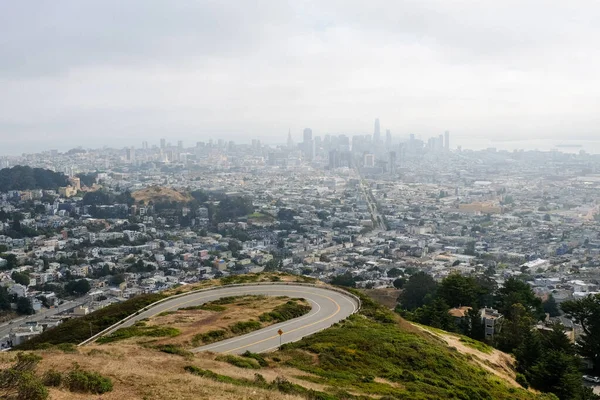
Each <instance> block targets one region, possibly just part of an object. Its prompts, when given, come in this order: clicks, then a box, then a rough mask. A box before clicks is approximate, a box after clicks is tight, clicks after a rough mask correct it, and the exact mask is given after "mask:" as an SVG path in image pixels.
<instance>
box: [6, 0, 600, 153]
mask: <svg viewBox="0 0 600 400" xmlns="http://www.w3.org/2000/svg"><path fill="white" fill-rule="evenodd" d="M0 9H1V10H0V11H1V12H0V24H1V25H2V27H3V37H4V39H3V40H1V41H0V93H2V95H0V139H1V146H0V154H1V155H13V154H18V153H21V152H34V151H42V150H47V149H50V148H54V149H59V150H68V149H70V148H72V147H76V146H84V147H102V146H110V147H123V146H138V147H139V146H140V145H141V142H142V141H149V142H151V143H153V144H158V141H159V139H160V138H162V137H167V138H169V140H172V141H173V142H176V141H177V140H183V141H184V143H185V144H186V145H190V146H192V145H193V144H194V143H196V142H197V141H208V140H209V139H210V138H213V139H215V140H217V139H225V140H234V141H236V142H244V143H248V142H249V141H250V140H251V139H259V140H262V141H263V142H266V143H285V140H286V138H287V133H288V130H291V133H292V135H293V139H294V140H295V141H297V142H300V141H301V140H302V130H303V129H304V128H305V127H311V128H312V129H313V131H314V132H315V134H316V135H321V136H323V135H326V134H347V135H355V134H371V133H373V120H374V118H376V117H379V118H380V120H381V124H382V129H383V130H386V129H390V130H391V132H392V135H393V137H394V140H407V139H408V135H409V134H414V135H416V137H418V138H422V139H423V140H427V138H428V137H430V136H437V135H438V134H441V133H443V132H444V131H445V130H450V131H451V132H452V134H453V145H461V146H463V147H465V148H470V147H472V148H485V147H490V146H497V147H499V148H508V149H510V148H526V149H534V148H539V149H543V150H549V149H550V148H551V147H552V146H553V145H554V144H560V143H563V142H569V141H572V140H582V141H584V142H581V143H582V144H583V145H584V147H585V148H586V150H588V151H591V152H594V150H596V149H595V148H594V146H597V143H595V142H589V141H594V140H595V139H596V137H597V127H598V126H599V122H600V118H599V117H598V113H597V110H598V105H599V104H598V98H600V96H599V95H600V85H599V84H598V82H597V80H596V79H595V77H596V75H597V71H598V69H599V67H600V56H599V55H598V52H597V51H596V50H597V45H598V38H599V37H600V32H599V30H600V28H599V27H598V25H597V24H595V23H594V21H596V20H597V19H598V14H599V11H600V7H599V6H598V5H597V4H596V3H594V2H588V1H586V2H577V4H569V3H560V4H558V3H552V4H549V3H548V2H542V1H528V2H520V1H506V2H501V3H495V4H493V5H491V4H487V3H486V4H484V3H480V2H461V3H454V2H452V3H449V2H444V1H404V2H390V1H371V2H368V3H365V2H362V1H347V0H345V1H301V2H281V1H259V2H246V1H242V2H212V1H211V2H209V1H200V2H175V3H171V2H169V3H167V2H160V1H128V2H117V1H87V2H85V4H83V3H81V2H79V1H62V2H52V1H41V2H37V3H36V5H35V7H31V5H27V4H25V3H22V2H7V3H5V4H3V5H2V6H1V7H0ZM549 142H552V143H553V144H552V145H549ZM597 150H600V149H597Z"/></svg>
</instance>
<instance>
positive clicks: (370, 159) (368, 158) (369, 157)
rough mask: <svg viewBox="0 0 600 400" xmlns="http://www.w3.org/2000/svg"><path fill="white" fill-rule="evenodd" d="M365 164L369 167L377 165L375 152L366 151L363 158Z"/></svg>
mask: <svg viewBox="0 0 600 400" xmlns="http://www.w3.org/2000/svg"><path fill="white" fill-rule="evenodd" d="M363 164H364V166H365V167H367V168H372V167H374V166H375V154H371V153H365V156H364V158H363Z"/></svg>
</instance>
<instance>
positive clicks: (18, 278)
mask: <svg viewBox="0 0 600 400" xmlns="http://www.w3.org/2000/svg"><path fill="white" fill-rule="evenodd" d="M10 277H11V279H12V280H13V281H15V282H16V283H18V284H20V285H23V286H29V282H30V280H29V276H27V275H26V274H23V273H21V272H16V271H15V272H13V273H12V275H11V276H10Z"/></svg>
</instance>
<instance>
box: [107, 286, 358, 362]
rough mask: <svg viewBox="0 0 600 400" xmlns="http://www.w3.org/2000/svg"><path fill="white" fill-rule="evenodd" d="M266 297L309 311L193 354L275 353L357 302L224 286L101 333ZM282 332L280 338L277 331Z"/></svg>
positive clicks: (292, 289)
mask: <svg viewBox="0 0 600 400" xmlns="http://www.w3.org/2000/svg"><path fill="white" fill-rule="evenodd" d="M241 295H266V296H287V297H290V298H292V297H301V298H304V299H306V300H307V301H308V302H309V303H310V304H311V306H312V309H311V311H310V312H309V313H308V314H305V315H303V316H302V317H299V318H295V319H292V320H289V321H285V322H281V323H278V324H274V325H271V326H269V327H267V328H263V329H260V330H257V331H254V332H251V333H248V334H246V335H243V336H238V337H234V338H231V339H227V340H223V341H221V342H217V343H212V344H210V345H207V346H202V347H198V348H195V349H192V351H193V352H201V351H214V352H219V353H233V354H241V353H244V352H245V351H251V352H254V353H262V352H268V351H272V350H275V349H277V348H278V347H279V344H280V340H281V343H290V342H294V341H297V340H300V339H302V338H303V337H304V336H308V335H311V334H313V333H315V332H318V331H321V330H323V329H325V328H328V327H330V326H331V325H333V324H334V323H336V322H339V321H341V320H343V319H345V318H347V317H348V316H350V315H351V314H353V313H355V312H356V311H357V310H358V302H357V300H356V299H355V298H354V297H353V296H352V295H350V294H346V293H344V292H342V291H335V290H331V289H328V288H323V287H314V286H303V285H294V284H269V285H244V286H226V287H222V288H217V289H213V290H207V291H202V292H196V293H190V294H187V295H183V296H179V297H175V298H172V299H169V300H166V301H164V302H162V303H159V304H156V305H155V306H153V307H152V308H150V309H148V310H146V311H143V312H141V313H139V314H138V315H136V316H134V317H133V318H130V319H129V320H127V321H126V322H124V323H122V324H120V325H118V326H116V327H114V328H113V329H110V330H107V331H106V332H104V335H108V334H110V333H112V332H114V331H115V330H117V329H119V328H124V327H127V326H131V325H133V324H134V323H135V322H137V321H139V320H141V319H144V318H151V317H153V316H155V315H157V314H160V313H162V312H165V311H175V310H177V309H178V308H181V307H191V306H197V305H201V304H204V303H206V302H209V301H213V300H217V299H220V298H222V297H227V296H241ZM280 329H281V330H282V331H283V335H281V337H280V336H279V334H278V331H279V330H280Z"/></svg>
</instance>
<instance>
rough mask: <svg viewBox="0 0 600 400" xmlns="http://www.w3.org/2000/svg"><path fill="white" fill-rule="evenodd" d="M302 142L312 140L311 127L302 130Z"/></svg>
mask: <svg viewBox="0 0 600 400" xmlns="http://www.w3.org/2000/svg"><path fill="white" fill-rule="evenodd" d="M303 138H304V143H308V142H310V141H311V140H312V129H310V128H304V132H303Z"/></svg>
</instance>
